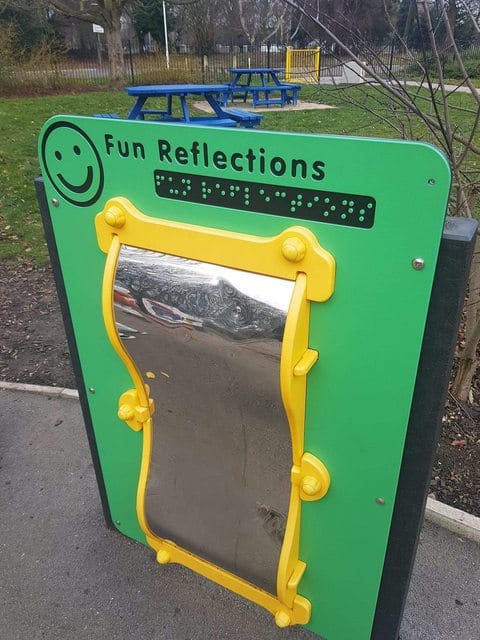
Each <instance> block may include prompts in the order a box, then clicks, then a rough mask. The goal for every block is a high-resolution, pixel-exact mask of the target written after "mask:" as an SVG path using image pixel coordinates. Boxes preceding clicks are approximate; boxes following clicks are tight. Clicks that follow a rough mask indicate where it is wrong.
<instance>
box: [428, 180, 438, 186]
mask: <svg viewBox="0 0 480 640" xmlns="http://www.w3.org/2000/svg"><path fill="white" fill-rule="evenodd" d="M435 183H436V180H435V178H430V180H429V181H428V184H429V185H430V186H431V187H433V185H434V184H435Z"/></svg>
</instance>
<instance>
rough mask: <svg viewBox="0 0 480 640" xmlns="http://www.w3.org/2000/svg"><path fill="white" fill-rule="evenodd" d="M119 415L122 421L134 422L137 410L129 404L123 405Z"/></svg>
mask: <svg viewBox="0 0 480 640" xmlns="http://www.w3.org/2000/svg"><path fill="white" fill-rule="evenodd" d="M117 415H118V417H119V418H120V420H125V421H127V420H132V418H134V417H135V410H134V408H133V407H131V406H130V405H129V404H122V405H120V407H119V409H118V414H117Z"/></svg>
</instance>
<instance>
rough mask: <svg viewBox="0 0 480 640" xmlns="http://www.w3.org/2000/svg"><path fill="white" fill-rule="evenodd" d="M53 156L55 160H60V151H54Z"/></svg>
mask: <svg viewBox="0 0 480 640" xmlns="http://www.w3.org/2000/svg"><path fill="white" fill-rule="evenodd" d="M55 158H56V159H57V160H61V159H62V154H61V153H60V151H55Z"/></svg>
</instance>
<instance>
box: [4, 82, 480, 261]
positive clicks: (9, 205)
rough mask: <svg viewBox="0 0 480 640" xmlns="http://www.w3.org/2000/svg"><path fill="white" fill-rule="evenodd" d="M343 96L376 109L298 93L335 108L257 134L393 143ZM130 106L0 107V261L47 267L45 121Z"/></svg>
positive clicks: (75, 98) (288, 118)
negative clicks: (42, 191)
mask: <svg viewBox="0 0 480 640" xmlns="http://www.w3.org/2000/svg"><path fill="white" fill-rule="evenodd" d="M347 95H349V96H351V97H353V98H354V99H355V100H356V101H358V102H361V103H362V104H363V105H364V106H366V107H368V108H379V105H378V104H377V102H376V101H375V98H374V96H373V95H371V92H370V93H369V94H367V95H366V94H365V92H364V91H363V90H360V89H358V90H357V89H351V90H349V93H348V94H346V93H345V92H344V91H343V90H338V89H335V88H332V87H328V86H325V87H320V88H316V87H304V89H302V94H301V96H302V99H303V100H309V101H321V102H323V103H325V104H330V105H334V106H336V107H337V108H336V109H328V110H310V111H296V112H273V113H266V114H265V117H264V119H263V122H262V128H263V129H272V130H278V131H298V132H302V133H327V134H342V135H344V134H348V135H355V136H376V137H399V135H398V133H397V132H396V131H395V130H394V129H393V128H392V127H391V126H390V125H389V124H388V123H387V122H384V121H382V120H379V119H378V118H377V117H376V116H374V115H373V114H371V113H368V112H367V111H365V109H364V108H362V107H359V106H356V105H354V104H350V103H348V101H345V99H346V96H347ZM419 99H421V98H419ZM452 100H453V104H455V106H458V107H460V108H461V109H472V108H473V107H474V103H473V100H472V98H471V96H469V95H468V94H458V95H455V96H454V97H453V98H452ZM131 104H132V100H131V98H129V97H128V96H127V95H126V94H124V93H123V92H122V91H118V92H92V93H81V94H78V95H68V96H50V97H41V98H23V99H4V100H1V101H0V139H1V140H2V144H1V145H0V258H10V259H13V258H17V259H31V260H32V261H33V262H34V263H37V264H41V263H45V262H47V261H48V255H47V249H46V245H45V240H44V237H43V229H42V225H41V221H40V215H39V212H38V204H37V200H36V195H35V190H34V187H33V179H34V177H35V176H36V175H38V174H39V166H38V159H37V138H38V133H39V131H40V128H41V126H42V125H43V123H44V122H45V120H47V119H48V118H49V117H50V116H53V115H55V114H62V113H63V114H78V115H92V114H93V113H97V112H116V113H118V114H120V115H121V116H125V115H126V113H127V111H128V109H129V107H130V106H131ZM238 106H240V107H241V106H242V105H241V104H239V105H238ZM379 110H380V111H381V112H382V114H383V115H384V117H385V118H387V119H388V120H389V122H392V123H397V124H398V118H397V116H396V114H395V113H394V112H389V111H388V108H387V106H386V105H384V106H382V107H381V108H379ZM453 120H454V124H455V125H456V126H458V127H459V128H460V129H466V128H467V127H468V124H469V122H470V121H473V114H471V113H469V112H468V111H461V110H459V111H455V112H454V116H453ZM411 135H412V137H413V138H415V139H419V140H424V141H426V142H431V136H430V135H429V132H428V131H427V130H426V129H425V127H424V126H423V125H421V124H418V123H414V126H413V128H412V131H411ZM468 168H469V169H470V170H471V171H476V169H477V158H475V157H472V158H469V161H468Z"/></svg>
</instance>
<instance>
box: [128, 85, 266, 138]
mask: <svg viewBox="0 0 480 640" xmlns="http://www.w3.org/2000/svg"><path fill="white" fill-rule="evenodd" d="M126 91H127V93H128V95H129V96H133V97H135V98H136V102H135V104H134V105H133V107H132V108H131V109H130V112H129V114H128V116H127V118H128V119H129V120H145V116H147V119H149V118H150V117H151V116H154V117H155V119H156V120H159V121H162V122H183V123H185V124H201V125H210V126H212V127H236V126H237V125H240V126H241V127H247V128H252V127H255V126H258V125H259V124H260V120H261V118H262V116H261V115H259V114H258V113H250V112H248V111H244V110H241V109H231V108H230V109H229V108H227V107H225V106H224V105H225V104H227V102H228V95H229V93H230V87H229V85H225V84H218V85H212V84H205V85H202V84H164V85H145V86H139V87H127V88H126ZM189 96H197V97H199V98H203V99H204V100H206V102H207V103H208V104H209V105H210V107H211V108H212V110H213V114H212V115H205V116H191V115H190V110H189V106H188V102H187V98H188V97H189ZM150 98H166V108H165V109H149V108H146V106H145V103H146V101H147V100H149V99H150ZM173 98H178V99H179V100H180V106H181V111H182V115H181V116H174V115H173V113H172V102H173Z"/></svg>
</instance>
